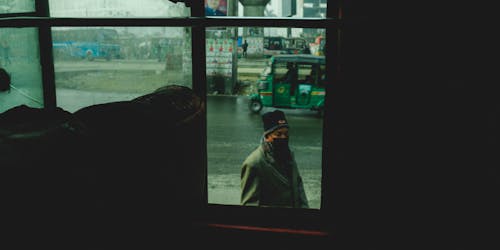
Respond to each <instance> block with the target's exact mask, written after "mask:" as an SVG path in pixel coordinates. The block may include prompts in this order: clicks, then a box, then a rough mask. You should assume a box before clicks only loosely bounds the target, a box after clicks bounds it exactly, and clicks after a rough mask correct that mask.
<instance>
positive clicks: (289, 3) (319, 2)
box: [205, 0, 327, 18]
mask: <svg viewBox="0 0 500 250" xmlns="http://www.w3.org/2000/svg"><path fill="white" fill-rule="evenodd" d="M326 6H327V1H326V0H205V15H206V16H240V17H243V16H245V17H263V16H264V17H293V18H302V17H305V18H310V17H315V18H325V17H326Z"/></svg>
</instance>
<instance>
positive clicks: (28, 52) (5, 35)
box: [0, 28, 43, 112]
mask: <svg viewBox="0 0 500 250" xmlns="http://www.w3.org/2000/svg"><path fill="white" fill-rule="evenodd" d="M0 45H1V46H0V64H1V67H2V68H3V69H5V71H7V73H8V74H9V76H10V88H9V89H4V91H0V112H4V111H5V110H8V109H10V108H13V107H15V106H19V105H27V106H30V107H33V108H41V107H43V88H42V77H41V75H42V73H41V68H40V53H39V46H38V30H37V29H36V28H2V29H0ZM4 80H5V79H2V83H0V84H5V81H4Z"/></svg>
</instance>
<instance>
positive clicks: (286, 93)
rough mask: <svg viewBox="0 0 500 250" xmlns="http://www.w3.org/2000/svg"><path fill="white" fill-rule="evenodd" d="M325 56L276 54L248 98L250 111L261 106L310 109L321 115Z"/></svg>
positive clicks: (258, 110) (255, 110)
mask: <svg viewBox="0 0 500 250" xmlns="http://www.w3.org/2000/svg"><path fill="white" fill-rule="evenodd" d="M325 75H326V74H325V57H324V56H315V55H306V54H304V55H302V54H299V55H275V56H272V57H271V58H270V59H269V62H268V65H267V66H266V68H265V69H264V71H263V72H262V73H261V76H260V79H259V80H258V82H257V86H258V90H257V93H254V94H251V95H250V101H249V108H250V110H251V111H252V112H255V113H258V112H260V111H261V110H262V108H263V107H275V108H288V109H310V110H315V111H318V113H319V114H320V115H322V114H323V110H324V102H325V84H326V80H325Z"/></svg>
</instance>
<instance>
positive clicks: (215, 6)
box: [205, 0, 226, 16]
mask: <svg viewBox="0 0 500 250" xmlns="http://www.w3.org/2000/svg"><path fill="white" fill-rule="evenodd" d="M223 3H225V2H223ZM220 7H221V0H205V16H226V13H225V12H223V11H221V10H220Z"/></svg>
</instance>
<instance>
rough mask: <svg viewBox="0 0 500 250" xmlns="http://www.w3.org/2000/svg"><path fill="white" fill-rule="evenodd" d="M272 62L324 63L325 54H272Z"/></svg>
mask: <svg viewBox="0 0 500 250" xmlns="http://www.w3.org/2000/svg"><path fill="white" fill-rule="evenodd" d="M271 60H272V61H273V62H301V63H319V64H325V56H316V55H305V54H298V55H274V56H273V57H271Z"/></svg>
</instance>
